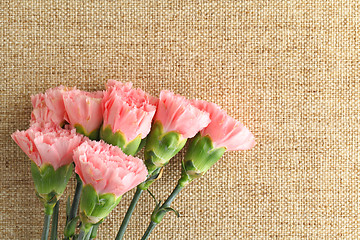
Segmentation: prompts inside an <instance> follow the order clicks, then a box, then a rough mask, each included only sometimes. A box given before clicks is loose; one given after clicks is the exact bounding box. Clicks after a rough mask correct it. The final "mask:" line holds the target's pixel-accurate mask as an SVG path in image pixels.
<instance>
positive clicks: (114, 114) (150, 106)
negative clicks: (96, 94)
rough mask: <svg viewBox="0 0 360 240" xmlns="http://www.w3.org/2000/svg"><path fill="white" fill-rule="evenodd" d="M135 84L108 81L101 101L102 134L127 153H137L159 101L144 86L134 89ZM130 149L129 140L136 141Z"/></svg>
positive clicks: (109, 141)
mask: <svg viewBox="0 0 360 240" xmlns="http://www.w3.org/2000/svg"><path fill="white" fill-rule="evenodd" d="M131 87H132V83H125V84H123V83H121V82H118V81H115V80H109V81H108V84H107V90H106V92H105V94H104V97H103V100H102V111H103V119H104V120H103V126H102V128H101V132H100V136H101V138H102V139H103V140H104V141H106V142H107V143H111V144H113V145H116V146H118V147H120V148H122V150H123V151H124V152H126V153H127V154H131V155H133V154H135V152H136V150H137V148H138V146H139V144H140V140H141V139H143V138H145V137H146V136H147V135H148V133H149V132H150V128H151V122H152V119H153V117H154V114H155V111H156V100H155V101H154V98H152V97H151V96H149V95H147V94H146V93H145V92H144V91H142V90H141V89H139V88H138V89H132V88H131ZM135 139H136V141H135V142H134V145H136V146H133V147H131V149H133V150H130V149H128V148H127V145H128V143H129V142H131V141H133V140H135Z"/></svg>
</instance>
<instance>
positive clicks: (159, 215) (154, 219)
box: [141, 183, 184, 240]
mask: <svg viewBox="0 0 360 240" xmlns="http://www.w3.org/2000/svg"><path fill="white" fill-rule="evenodd" d="M183 188H184V186H183V185H181V184H180V183H178V184H177V185H176V187H175V188H174V190H173V192H172V193H171V194H170V196H169V197H168V198H167V199H166V201H165V202H164V204H163V205H161V207H160V208H155V210H154V212H153V214H152V215H151V222H150V224H149V226H148V228H147V229H146V232H145V233H144V235H143V237H142V238H141V240H146V239H148V238H149V236H150V234H151V232H152V231H153V230H154V229H155V227H156V225H157V224H158V223H160V222H161V220H162V219H163V217H164V216H165V214H166V213H167V212H168V211H169V207H170V205H171V203H172V202H173V201H174V199H175V198H176V196H177V195H178V194H179V192H180V191H181V190H182V189H183ZM173 211H174V210H173Z"/></svg>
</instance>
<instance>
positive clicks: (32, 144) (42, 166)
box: [11, 124, 83, 215]
mask: <svg viewBox="0 0 360 240" xmlns="http://www.w3.org/2000/svg"><path fill="white" fill-rule="evenodd" d="M40 126H41V128H40ZM11 137H12V138H13V139H14V141H15V142H16V143H17V144H18V145H19V147H20V148H21V149H22V150H23V151H24V152H25V153H26V155H28V157H29V158H30V159H31V160H32V161H31V174H32V177H33V180H34V185H35V189H36V193H37V196H38V197H39V198H40V199H41V201H42V202H43V203H44V207H45V213H46V214H47V215H51V214H52V212H53V208H54V206H55V204H56V202H57V201H58V199H59V198H60V197H61V195H62V194H63V192H64V190H65V188H66V185H67V183H68V181H69V179H70V177H71V175H72V172H73V168H74V167H73V164H72V162H73V158H72V157H73V150H74V148H76V147H77V146H79V144H80V143H81V142H82V139H83V137H82V136H81V135H79V134H76V131H75V129H74V130H64V129H62V128H60V127H59V126H56V125H52V124H45V125H43V124H34V125H32V126H31V127H30V128H29V129H28V130H26V131H21V132H20V131H16V132H15V133H13V134H12V135H11Z"/></svg>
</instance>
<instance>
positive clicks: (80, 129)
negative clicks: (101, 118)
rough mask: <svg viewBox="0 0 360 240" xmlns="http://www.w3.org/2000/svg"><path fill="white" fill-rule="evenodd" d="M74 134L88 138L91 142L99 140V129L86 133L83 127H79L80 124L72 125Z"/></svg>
mask: <svg viewBox="0 0 360 240" xmlns="http://www.w3.org/2000/svg"><path fill="white" fill-rule="evenodd" d="M74 127H75V129H76V132H78V133H80V134H82V135H84V136H87V137H88V138H90V139H91V140H99V130H100V129H99V128H97V129H95V130H93V131H92V132H90V133H88V132H87V131H86V130H85V128H84V127H83V126H81V125H80V124H75V125H74Z"/></svg>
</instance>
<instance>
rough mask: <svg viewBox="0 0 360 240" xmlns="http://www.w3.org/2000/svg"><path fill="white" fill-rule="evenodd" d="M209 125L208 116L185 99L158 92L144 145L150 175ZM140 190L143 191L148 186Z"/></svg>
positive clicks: (166, 92) (143, 186)
mask: <svg viewBox="0 0 360 240" xmlns="http://www.w3.org/2000/svg"><path fill="white" fill-rule="evenodd" d="M209 122H210V119H209V114H208V113H207V112H203V111H201V110H199V109H197V108H196V107H194V106H193V105H192V104H191V102H190V101H189V100H187V99H186V98H185V97H183V96H180V95H175V94H174V93H172V92H170V91H161V93H160V99H159V103H158V108H157V110H156V114H155V117H154V124H153V126H152V128H151V132H150V134H149V136H148V138H147V140H146V145H145V154H144V155H145V164H146V167H147V168H148V170H149V173H150V174H155V173H156V170H159V169H160V168H161V167H163V166H165V165H166V164H168V162H169V160H170V159H171V158H172V157H173V156H175V155H176V154H177V153H178V152H179V151H180V150H181V149H182V148H183V147H184V145H185V143H186V140H187V138H191V137H193V136H195V134H196V133H197V132H199V131H200V130H201V129H203V128H204V127H206V126H207V125H208V124H209ZM149 184H151V181H150V182H149ZM140 187H141V188H142V189H146V188H147V187H148V185H147V186H145V185H144V184H142V185H141V186H140Z"/></svg>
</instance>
